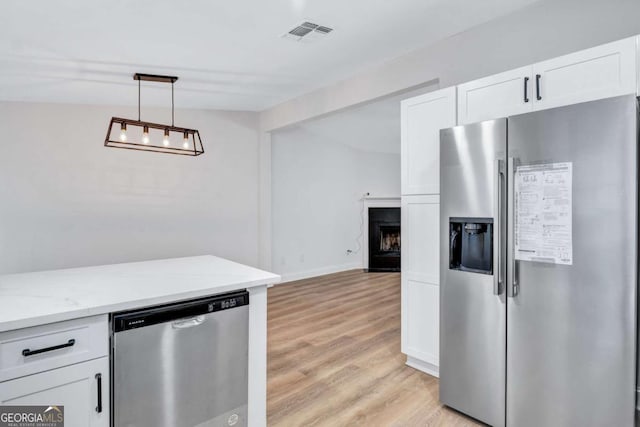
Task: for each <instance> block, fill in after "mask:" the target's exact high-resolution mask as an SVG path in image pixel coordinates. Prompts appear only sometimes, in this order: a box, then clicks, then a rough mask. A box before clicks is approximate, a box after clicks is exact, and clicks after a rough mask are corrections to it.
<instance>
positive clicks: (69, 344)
mask: <svg viewBox="0 0 640 427" xmlns="http://www.w3.org/2000/svg"><path fill="white" fill-rule="evenodd" d="M75 343H76V340H74V339H73V338H72V339H70V340H69V341H67V342H66V343H65V344H60V345H54V346H51V347H45V348H39V349H37V350H29V349H28V348H25V349H24V350H22V355H23V356H24V357H27V356H33V355H34V354H40V353H46V352H47V351H53V350H60V349H61V348H65V347H73V345H74V344H75Z"/></svg>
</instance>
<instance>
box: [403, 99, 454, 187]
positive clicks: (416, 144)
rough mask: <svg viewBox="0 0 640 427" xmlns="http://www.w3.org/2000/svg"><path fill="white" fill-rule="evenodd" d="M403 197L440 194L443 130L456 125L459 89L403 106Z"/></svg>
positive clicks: (413, 100) (410, 100) (416, 100)
mask: <svg viewBox="0 0 640 427" xmlns="http://www.w3.org/2000/svg"><path fill="white" fill-rule="evenodd" d="M401 110H402V125H401V139H402V144H401V157H402V185H401V187H402V194H405V195H411V194H414V195H417V194H438V193H439V192H440V166H439V165H440V129H445V128H449V127H452V126H455V125H456V88H455V87H450V88H447V89H442V90H438V91H436V92H430V93H427V94H425V95H420V96H417V97H415V98H411V99H406V100H404V101H402V103H401Z"/></svg>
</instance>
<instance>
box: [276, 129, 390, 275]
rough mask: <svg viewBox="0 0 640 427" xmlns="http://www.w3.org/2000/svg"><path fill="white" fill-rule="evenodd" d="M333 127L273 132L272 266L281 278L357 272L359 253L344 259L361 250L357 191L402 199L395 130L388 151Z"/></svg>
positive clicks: (359, 207)
mask: <svg viewBox="0 0 640 427" xmlns="http://www.w3.org/2000/svg"><path fill="white" fill-rule="evenodd" d="M336 125H337V122H333V121H332V122H331V123H325V124H321V125H317V126H316V125H314V126H313V128H311V127H310V126H309V127H307V126H301V127H294V128H290V129H286V130H283V131H280V132H275V133H274V134H273V135H272V146H271V154H272V163H271V170H272V178H271V182H272V223H273V229H272V269H273V270H274V271H275V272H277V273H279V274H282V275H283V280H284V281H286V280H295V279H299V278H304V277H311V276H316V275H320V274H326V273H330V272H334V271H341V270H347V269H353V268H360V267H362V252H358V253H353V254H350V255H349V254H347V249H351V250H353V251H354V252H355V251H356V250H357V249H358V243H356V239H357V238H358V235H359V233H360V223H361V209H362V201H361V200H360V199H361V197H362V194H363V193H365V192H370V193H371V195H379V196H396V195H399V194H400V155H399V153H398V152H394V151H399V147H400V142H399V125H398V133H397V136H396V137H395V138H392V139H390V140H389V141H388V145H389V146H391V147H393V149H392V150H387V152H382V151H381V150H378V152H372V151H366V150H365V149H363V148H361V147H358V146H357V144H354V143H353V141H351V140H349V135H347V132H345V134H344V135H343V136H340V129H343V127H342V126H337V127H336ZM329 127H331V128H332V129H333V130H332V131H330V132H321V131H320V129H323V128H324V129H329ZM373 132H375V131H373ZM364 135H366V132H365V133H364ZM361 145H362V146H366V140H365V141H364V143H361ZM375 146H377V147H378V148H379V147H380V143H377V144H375ZM363 226H364V227H366V224H364V225H363ZM359 243H360V246H361V245H362V237H361V236H360V238H359Z"/></svg>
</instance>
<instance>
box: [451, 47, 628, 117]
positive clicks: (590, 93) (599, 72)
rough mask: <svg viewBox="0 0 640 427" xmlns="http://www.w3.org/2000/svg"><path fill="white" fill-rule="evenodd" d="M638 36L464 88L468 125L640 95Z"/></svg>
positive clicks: (462, 108) (462, 110) (461, 109)
mask: <svg viewBox="0 0 640 427" xmlns="http://www.w3.org/2000/svg"><path fill="white" fill-rule="evenodd" d="M636 44H637V37H631V38H628V39H624V40H620V41H616V42H613V43H608V44H605V45H602V46H597V47H594V48H591V49H586V50H581V51H579V52H575V53H571V54H569V55H564V56H560V57H558V58H554V59H550V60H548V61H543V62H538V63H536V64H533V65H530V66H526V67H522V68H518V69H516V70H511V71H507V72H505V73H500V74H496V75H493V76H489V77H485V78H482V79H478V80H474V81H472V82H468V83H464V84H461V85H459V86H458V122H459V123H460V124H468V123H474V122H480V121H483V120H491V119H497V118H500V117H506V116H512V115H516V114H522V113H527V112H530V111H534V110H545V109H547V108H554V107H560V106H564V105H571V104H577V103H580V102H587V101H595V100H597V99H602V98H610V97H613V96H619V95H626V94H632V93H636V91H637V89H638V85H639V83H638V82H639V81H640V77H639V76H638V67H637V55H638V53H637V49H636Z"/></svg>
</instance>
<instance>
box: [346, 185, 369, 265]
mask: <svg viewBox="0 0 640 427" xmlns="http://www.w3.org/2000/svg"><path fill="white" fill-rule="evenodd" d="M369 195H370V193H364V194H362V197H361V198H360V233H359V234H358V236H357V237H356V246H357V247H358V249H356V250H355V251H347V252H348V253H349V254H357V253H360V251H361V250H362V243H360V240H361V239H362V237H363V236H364V200H365V199H366V198H367V196H369Z"/></svg>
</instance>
